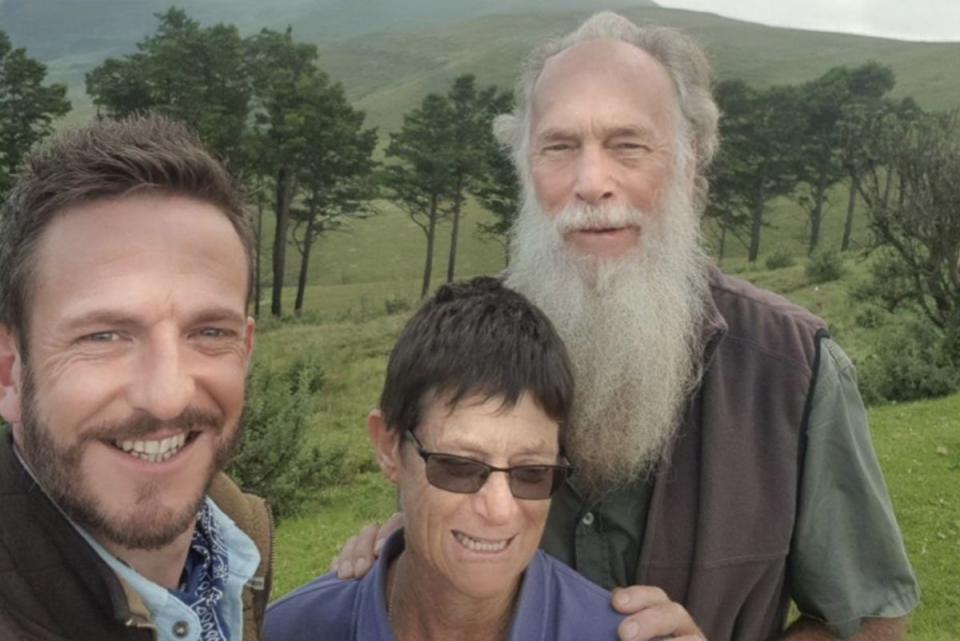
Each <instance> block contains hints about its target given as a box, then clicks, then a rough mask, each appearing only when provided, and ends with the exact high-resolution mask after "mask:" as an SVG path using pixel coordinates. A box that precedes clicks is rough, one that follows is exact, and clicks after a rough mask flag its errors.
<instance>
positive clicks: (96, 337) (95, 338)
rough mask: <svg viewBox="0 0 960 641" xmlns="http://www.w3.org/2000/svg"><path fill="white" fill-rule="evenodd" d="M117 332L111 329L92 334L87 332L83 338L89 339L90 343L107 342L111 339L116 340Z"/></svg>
mask: <svg viewBox="0 0 960 641" xmlns="http://www.w3.org/2000/svg"><path fill="white" fill-rule="evenodd" d="M116 338H117V333H116V332H113V331H109V332H94V333H93V334H87V335H86V336H84V337H83V340H85V341H89V342H91V343H109V342H111V341H113V340H116Z"/></svg>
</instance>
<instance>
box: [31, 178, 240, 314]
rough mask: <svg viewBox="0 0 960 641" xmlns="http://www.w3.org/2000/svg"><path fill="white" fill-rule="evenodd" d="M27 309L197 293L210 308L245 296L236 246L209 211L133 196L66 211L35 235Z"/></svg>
mask: <svg viewBox="0 0 960 641" xmlns="http://www.w3.org/2000/svg"><path fill="white" fill-rule="evenodd" d="M32 287H33V292H32V294H33V296H32V299H33V303H34V306H36V305H39V304H40V303H42V302H47V303H49V302H52V301H56V302H57V303H58V304H61V305H62V306H64V311H66V307H67V306H69V305H70V304H72V303H75V302H76V303H77V304H80V303H81V302H85V303H89V304H93V305H107V304H114V303H115V304H118V305H119V304H130V305H134V304H136V303H137V302H138V301H143V300H146V299H148V298H156V297H158V296H166V297H167V298H168V300H180V299H183V298H184V297H185V296H186V295H187V294H194V293H196V290H197V289H198V288H200V289H203V290H204V295H205V296H209V297H210V298H212V299H214V300H217V301H218V302H221V303H224V302H231V303H232V302H233V301H232V299H233V298H236V297H237V295H239V297H240V300H241V302H242V301H243V300H244V298H245V289H246V272H245V254H244V250H243V244H242V242H241V241H240V238H239V236H238V234H237V232H236V230H235V229H234V228H233V225H232V224H231V223H230V220H229V219H228V218H227V216H226V215H225V214H224V213H223V212H221V211H220V210H219V209H218V208H217V207H215V206H214V205H211V204H208V203H204V202H200V201H197V200H194V199H192V198H186V197H181V196H169V195H135V196H128V197H123V198H116V199H110V200H103V201H94V202H92V203H86V204H83V205H79V206H75V207H71V208H68V209H66V210H64V211H62V212H60V213H58V214H57V216H56V217H55V218H54V219H53V221H52V222H51V223H50V224H49V226H48V227H47V229H46V230H44V232H43V234H42V236H41V237H40V240H39V244H38V246H37V251H36V258H35V260H34V261H33V274H32Z"/></svg>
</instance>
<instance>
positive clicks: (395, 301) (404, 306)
mask: <svg viewBox="0 0 960 641" xmlns="http://www.w3.org/2000/svg"><path fill="white" fill-rule="evenodd" d="M411 307H412V305H411V303H410V301H409V300H407V299H406V298H403V297H401V296H388V297H387V298H385V299H384V300H383V311H385V312H386V313H387V316H393V315H394V314H399V313H400V312H407V311H410V308H411Z"/></svg>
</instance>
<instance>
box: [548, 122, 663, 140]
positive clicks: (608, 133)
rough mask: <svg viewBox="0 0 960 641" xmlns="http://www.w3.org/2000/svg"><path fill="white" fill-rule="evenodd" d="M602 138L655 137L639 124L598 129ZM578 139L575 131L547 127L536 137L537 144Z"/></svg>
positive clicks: (646, 127) (648, 128) (649, 130)
mask: <svg viewBox="0 0 960 641" xmlns="http://www.w3.org/2000/svg"><path fill="white" fill-rule="evenodd" d="M599 129H600V131H601V132H602V134H603V137H604V138H616V137H618V136H637V137H639V138H644V139H648V140H650V139H653V138H655V137H656V136H655V135H654V132H653V130H652V129H650V127H648V126H646V125H642V124H639V123H632V124H626V125H614V126H610V127H607V126H603V125H601V126H600V127H599ZM579 137H580V132H579V130H577V129H565V128H562V127H548V128H546V129H544V130H543V131H542V132H540V133H539V134H538V135H537V138H536V140H537V142H547V141H551V140H572V139H575V138H579Z"/></svg>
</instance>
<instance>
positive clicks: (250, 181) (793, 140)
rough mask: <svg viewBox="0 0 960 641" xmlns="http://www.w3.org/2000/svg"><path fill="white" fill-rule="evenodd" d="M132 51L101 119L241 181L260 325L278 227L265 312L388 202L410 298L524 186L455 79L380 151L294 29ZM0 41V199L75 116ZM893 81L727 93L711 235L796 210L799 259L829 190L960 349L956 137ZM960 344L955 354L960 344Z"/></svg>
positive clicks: (721, 93)
mask: <svg viewBox="0 0 960 641" xmlns="http://www.w3.org/2000/svg"><path fill="white" fill-rule="evenodd" d="M157 20H158V23H157V28H156V31H155V32H154V33H153V34H151V35H149V36H147V37H145V38H144V39H143V40H142V41H141V42H140V43H138V44H137V50H136V52H134V53H132V54H129V55H126V56H122V57H118V58H109V59H107V60H105V61H104V62H103V63H102V64H100V65H99V66H98V67H96V68H95V69H94V70H93V71H91V72H90V73H89V74H87V77H86V89H87V93H88V94H89V95H90V96H91V98H92V100H93V103H94V105H95V106H96V109H97V114H98V116H111V117H120V116H126V115H131V114H137V113H143V112H147V111H160V112H163V113H166V114H168V115H170V116H172V117H175V118H178V119H181V120H183V121H185V122H187V123H189V124H190V125H191V126H192V127H193V128H194V129H195V130H196V131H197V133H198V134H199V136H200V137H201V138H202V139H203V140H204V141H205V142H206V144H207V145H208V146H209V147H210V148H211V149H212V150H213V151H214V153H216V154H217V155H218V156H219V157H221V158H222V159H223V160H224V161H225V162H226V163H227V165H228V166H229V168H230V169H231V171H232V173H233V174H234V175H235V176H236V177H237V179H238V180H239V181H241V182H242V184H243V185H244V187H245V188H246V193H247V194H248V198H249V200H250V205H251V209H252V210H253V212H254V214H255V215H254V219H255V227H256V237H257V261H256V263H257V273H256V284H257V287H256V288H255V292H256V295H255V301H254V304H255V311H256V313H258V314H259V312H260V308H261V287H260V284H261V282H262V281H263V280H264V278H263V277H262V275H261V273H260V262H261V261H260V254H261V250H262V248H263V247H264V245H265V243H264V237H265V234H266V229H265V227H269V226H270V225H271V224H272V225H273V237H272V250H271V251H272V253H271V265H272V283H271V287H270V313H271V314H273V315H275V316H280V315H282V313H283V299H282V295H283V284H284V275H285V273H286V271H287V249H288V247H294V248H296V250H297V251H298V253H299V256H300V265H299V273H298V278H297V294H296V300H295V303H294V311H295V313H299V312H300V311H301V310H302V308H303V304H304V292H305V289H306V285H307V275H308V270H309V264H310V258H311V252H312V250H313V249H314V247H315V245H316V241H317V239H318V238H319V237H320V236H321V235H323V234H325V233H328V232H332V231H335V230H339V229H343V228H344V226H345V225H347V224H348V223H349V222H350V221H351V220H355V219H357V218H362V217H366V216H371V215H374V214H376V213H377V212H378V207H377V203H379V202H383V201H389V202H392V203H393V204H394V205H396V206H397V207H398V208H399V209H401V210H402V211H403V212H405V213H406V214H407V215H408V216H409V217H410V219H411V220H412V221H413V222H414V223H415V224H416V225H417V226H418V227H419V228H420V229H421V230H422V232H423V234H424V240H425V251H424V254H423V279H422V283H421V294H422V295H425V294H426V293H427V292H428V291H429V290H430V288H431V276H432V273H433V271H434V262H435V259H436V257H435V256H434V253H435V252H434V248H435V246H436V240H437V233H438V224H439V223H440V222H441V221H447V222H449V229H450V234H451V238H450V252H449V254H448V256H447V257H446V259H447V269H446V278H447V280H452V279H453V278H454V277H455V275H456V264H457V252H458V247H459V245H460V236H461V235H462V233H463V232H462V230H463V216H464V213H465V211H466V209H465V205H466V204H467V203H468V202H470V201H471V200H472V201H475V202H477V203H479V204H480V205H481V206H482V207H484V208H485V209H487V210H488V211H489V212H491V214H492V218H491V219H490V220H492V222H486V223H481V224H480V225H479V227H480V232H481V233H482V234H484V235H486V236H487V237H489V238H492V239H495V240H497V241H498V242H500V243H501V244H502V246H503V248H504V252H505V254H504V255H505V260H506V262H509V254H508V242H507V232H508V230H509V227H510V225H511V223H512V221H513V219H514V217H515V216H516V213H517V210H518V208H519V188H518V183H517V178H516V176H515V173H514V170H513V167H512V165H511V163H510V160H509V158H508V156H507V154H506V152H505V151H504V150H503V149H502V148H500V147H499V146H498V144H497V143H496V142H495V140H494V138H493V136H492V133H491V122H492V120H493V118H494V116H495V115H497V114H499V113H503V112H506V111H508V110H510V109H511V108H512V106H513V104H512V95H511V93H510V92H508V91H504V90H502V89H499V88H497V87H495V86H481V85H479V84H478V83H477V81H476V78H475V77H474V76H472V75H464V76H461V77H459V78H457V79H456V80H455V81H454V82H453V83H452V84H451V85H450V87H449V89H448V90H447V91H446V93H433V94H430V95H428V96H426V97H424V98H423V100H422V101H421V103H420V104H419V105H418V106H416V107H415V108H413V109H411V110H410V111H409V112H408V113H406V114H405V115H404V116H403V124H402V126H401V127H400V129H399V130H398V131H395V132H391V133H389V135H388V136H386V137H384V138H383V141H382V142H383V147H382V148H381V149H380V151H381V152H382V160H377V158H376V155H377V152H378V145H379V144H380V143H381V137H380V135H379V133H378V132H377V130H376V129H374V128H371V127H366V126H364V114H363V112H362V111H359V110H357V109H355V108H354V107H353V106H352V105H351V104H350V103H349V101H348V100H347V98H346V95H345V93H344V90H343V87H342V85H341V84H340V83H338V82H334V81H332V80H331V79H330V78H329V77H328V76H327V75H326V74H325V73H324V72H323V71H322V69H321V68H320V66H319V62H320V61H319V60H318V53H317V49H316V47H314V46H313V45H310V44H306V43H302V42H298V41H296V40H295V39H294V37H293V35H292V32H291V30H290V29H287V30H286V31H284V32H279V31H274V30H270V29H263V30H261V31H260V32H259V33H256V34H253V35H251V36H247V37H242V36H241V35H240V33H239V31H238V30H237V28H236V27H235V26H231V25H224V24H218V25H213V26H202V25H200V24H199V23H198V22H196V21H195V20H193V19H191V18H190V17H189V16H188V15H187V14H186V13H185V12H184V11H183V10H180V9H175V8H171V9H169V10H168V11H166V12H165V13H162V14H158V15H157ZM45 74H46V70H45V68H44V66H43V65H42V64H40V63H39V62H37V61H34V60H32V59H30V58H29V57H28V56H27V55H26V52H24V50H23V49H14V48H13V47H12V45H11V43H10V41H9V39H8V38H7V37H6V35H4V34H3V33H2V32H0V195H2V193H3V192H5V191H6V190H7V189H8V188H9V185H10V183H11V179H12V178H11V177H12V176H13V174H14V173H15V171H16V168H17V166H18V165H19V163H20V161H21V159H22V157H23V154H24V153H26V151H27V150H28V149H29V148H30V146H32V145H33V144H35V143H36V142H37V141H38V140H40V139H42V138H43V137H44V136H46V135H47V134H49V133H50V132H51V130H52V124H51V123H52V122H53V121H54V120H55V119H56V118H57V117H60V116H62V115H64V114H65V113H67V112H68V111H69V109H70V105H69V103H68V101H67V100H66V97H65V96H66V89H65V87H63V86H62V85H58V84H44V78H45ZM894 86H895V77H894V74H893V72H892V71H891V70H890V69H889V68H887V67H884V66H882V65H879V64H876V63H868V64H865V65H862V66H859V67H856V68H848V67H836V68H833V69H831V70H829V71H827V72H826V73H825V74H823V75H822V76H820V77H819V78H816V79H814V80H811V81H809V82H806V83H803V84H798V85H790V86H773V87H766V88H758V87H752V86H750V85H748V84H746V83H745V82H743V81H740V80H728V81H724V82H721V83H719V84H718V85H717V87H716V96H717V100H718V103H719V105H720V108H721V111H722V112H723V118H722V120H721V136H722V139H723V144H722V145H721V152H720V155H719V156H718V158H717V161H716V163H715V164H714V167H713V168H712V170H711V175H710V179H711V197H710V201H709V205H708V207H707V210H706V212H705V215H706V216H707V218H708V220H709V221H711V222H712V224H713V226H714V228H715V229H716V230H717V232H718V238H717V242H716V247H715V249H716V252H717V254H718V257H719V259H720V260H722V259H723V256H724V254H725V252H726V251H727V246H728V243H729V242H730V239H734V241H735V242H740V243H742V244H743V245H744V247H745V248H746V250H747V258H748V260H749V261H750V262H753V261H755V260H757V258H758V256H759V253H760V246H761V235H762V233H763V230H764V229H765V228H766V227H767V226H768V224H769V223H768V217H769V211H770V203H771V201H772V200H773V199H775V198H778V197H788V198H791V199H793V200H794V201H795V202H796V203H797V205H798V208H799V210H800V211H803V212H804V213H805V215H806V216H807V218H808V221H809V224H808V233H809V235H808V240H807V243H806V245H807V250H808V253H810V254H813V253H814V252H815V251H817V249H818V247H820V245H821V244H822V224H823V220H824V217H825V216H826V215H827V211H828V207H827V204H828V199H829V197H830V194H831V193H835V192H831V189H832V188H833V187H834V186H835V185H838V184H841V183H845V184H846V185H847V189H848V192H847V198H846V207H845V210H846V211H845V222H844V226H843V237H842V238H841V241H840V247H841V250H843V251H845V250H848V249H851V248H852V242H853V241H852V228H853V216H854V211H855V208H857V206H858V203H859V207H860V208H861V209H863V210H864V211H865V212H866V216H867V221H868V226H869V229H870V231H871V239H870V244H869V245H868V246H867V247H866V249H877V248H882V253H883V255H884V260H882V261H878V265H880V267H878V268H877V269H876V270H875V271H876V274H877V277H876V278H877V282H878V285H877V287H876V294H875V295H876V297H877V298H878V300H882V301H883V302H884V304H885V306H887V307H888V308H893V307H896V306H898V305H913V306H915V307H916V308H917V309H918V310H920V311H921V312H922V313H923V314H924V315H925V317H926V318H927V319H928V320H929V321H930V322H931V323H933V324H934V325H935V326H936V327H938V328H940V329H941V330H943V331H945V332H947V333H949V334H950V335H953V336H956V335H958V334H960V181H958V180H956V176H958V175H960V124H958V116H957V115H956V114H955V113H954V114H952V115H951V114H943V113H928V112H925V111H923V110H922V109H921V108H920V107H919V106H918V105H917V103H916V102H915V101H914V100H912V99H911V98H905V99H900V100H895V99H893V98H892V97H891V95H890V94H891V91H892V89H893V88H894ZM958 341H960V339H958Z"/></svg>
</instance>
